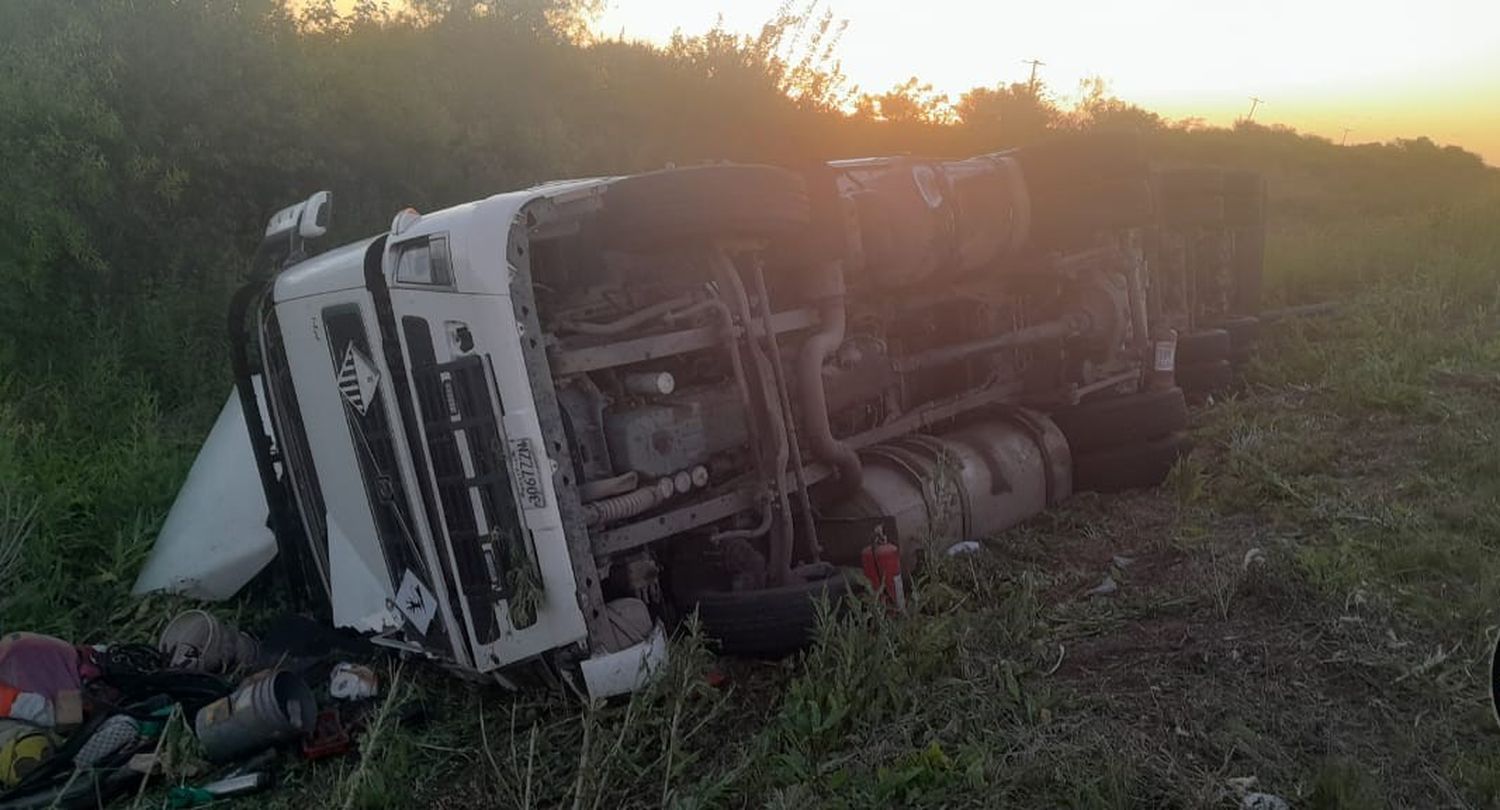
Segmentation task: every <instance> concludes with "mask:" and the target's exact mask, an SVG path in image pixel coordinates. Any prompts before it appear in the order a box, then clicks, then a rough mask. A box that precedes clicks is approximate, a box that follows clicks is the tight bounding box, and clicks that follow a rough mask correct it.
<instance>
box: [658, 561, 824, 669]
mask: <svg viewBox="0 0 1500 810" xmlns="http://www.w3.org/2000/svg"><path fill="white" fill-rule="evenodd" d="M852 590H853V587H852V583H851V581H850V578H849V575H848V574H846V573H844V572H842V571H840V572H839V573H837V574H835V575H833V576H832V577H829V578H828V579H820V580H814V581H812V582H803V583H798V584H796V585H786V586H783V587H780V588H765V589H762V590H758V591H710V592H704V593H699V594H697V595H695V596H693V597H692V598H690V599H688V600H687V603H686V604H685V605H683V606H682V607H683V610H684V612H692V610H693V609H694V608H695V607H696V608H697V610H698V620H699V621H700V622H702V624H703V632H704V634H705V635H707V636H708V637H709V638H710V639H713V640H714V641H716V642H718V644H719V649H720V650H721V651H722V652H725V653H729V654H731V655H746V656H755V657H764V658H779V657H781V656H785V655H790V654H792V653H794V652H796V651H798V650H800V649H802V648H804V647H806V646H807V645H808V644H809V643H810V642H811V641H812V638H813V632H814V631H815V630H816V629H817V626H818V602H819V600H820V599H821V598H823V596H824V595H825V594H826V595H827V598H828V602H829V604H830V605H833V606H837V605H838V604H839V603H840V602H841V601H843V598H844V597H845V596H847V595H849V594H850V593H851V592H852Z"/></svg>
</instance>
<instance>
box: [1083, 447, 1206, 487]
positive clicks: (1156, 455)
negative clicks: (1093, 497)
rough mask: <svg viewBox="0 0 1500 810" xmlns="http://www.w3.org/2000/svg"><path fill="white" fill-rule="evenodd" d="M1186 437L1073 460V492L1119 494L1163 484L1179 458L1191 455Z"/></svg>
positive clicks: (1101, 451) (1096, 453)
mask: <svg viewBox="0 0 1500 810" xmlns="http://www.w3.org/2000/svg"><path fill="white" fill-rule="evenodd" d="M1192 449H1193V445H1192V442H1191V441H1190V440H1189V439H1188V438H1187V434H1184V433H1173V434H1171V435H1168V436H1162V437H1160V438H1157V439H1151V440H1149V441H1145V442H1137V443H1135V444H1127V445H1125V446H1123V447H1115V448H1112V449H1109V450H1100V451H1097V452H1094V453H1085V454H1083V455H1079V456H1074V457H1073V489H1074V490H1076V491H1091V492H1122V491H1124V490H1127V489H1142V488H1146V487H1154V486H1156V485H1157V484H1160V483H1161V482H1162V481H1165V480H1166V478H1167V473H1169V472H1171V471H1172V465H1173V464H1176V463H1177V460H1178V459H1179V458H1182V457H1183V456H1186V455H1187V454H1188V453H1190V452H1192Z"/></svg>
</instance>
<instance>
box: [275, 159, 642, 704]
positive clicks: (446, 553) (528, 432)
mask: <svg viewBox="0 0 1500 810" xmlns="http://www.w3.org/2000/svg"><path fill="white" fill-rule="evenodd" d="M606 182H607V181H581V182H574V183H567V184H553V185H549V186H544V187H541V188H538V189H533V190H529V191H523V192H516V193H511V194H502V195H497V196H494V197H491V198H488V199H486V200H482V201H479V202H474V203H469V204H466V205H460V206H455V207H453V208H449V209H446V210H443V211H439V212H436V213H432V214H428V215H425V216H422V215H418V214H416V213H415V212H413V211H410V210H407V211H403V212H401V213H399V214H398V215H397V216H396V217H395V220H394V222H393V223H392V228H391V230H390V232H389V233H387V234H385V235H383V236H380V237H376V238H373V239H366V240H363V241H360V242H356V243H353V244H349V245H345V246H343V247H340V248H336V249H333V250H330V251H328V252H326V253H323V254H320V255H317V256H314V257H311V258H306V259H302V260H301V261H293V262H290V263H288V264H287V265H286V266H285V268H284V269H282V270H281V271H280V272H277V273H276V274H275V275H274V276H273V277H272V279H271V280H270V283H269V284H268V285H267V286H266V287H265V288H264V289H263V291H262V292H261V294H260V295H259V297H258V299H257V301H256V303H255V310H254V312H253V313H251V315H252V317H251V321H252V328H253V330H254V331H253V334H252V335H250V336H249V337H250V341H252V342H253V343H254V347H253V351H254V353H255V354H257V355H258V357H259V362H260V370H261V373H262V375H263V378H264V381H265V387H266V393H267V401H268V404H269V408H268V410H269V413H268V414H266V415H265V416H266V418H267V419H268V421H269V425H267V426H266V427H269V428H271V429H273V430H274V436H275V439H276V441H275V442H274V445H275V446H276V447H277V448H279V450H278V457H277V459H276V461H278V462H280V464H279V465H278V466H279V467H280V469H281V472H282V474H283V475H284V476H285V479H286V481H287V483H289V484H290V486H288V487H285V489H286V490H287V491H288V492H289V493H290V495H291V497H292V500H293V503H292V504H290V506H292V507H293V508H292V509H289V510H287V512H289V513H290V514H289V515H288V517H292V518H293V519H295V520H296V522H297V524H299V525H298V526H297V527H296V528H297V529H298V530H300V534H301V535H302V536H303V538H304V541H305V550H306V551H305V556H306V557H307V558H308V560H307V561H308V563H310V565H308V566H307V567H306V569H307V570H308V571H309V572H311V573H312V574H313V578H315V579H316V585H315V587H316V588H317V589H318V590H320V591H321V593H322V595H323V596H324V597H325V598H326V599H327V604H328V605H329V607H330V612H331V618H332V621H333V622H334V624H335V625H336V626H339V627H347V628H352V629H355V630H359V631H361V632H366V633H373V634H375V636H376V638H377V639H378V640H379V641H380V642H382V643H385V644H388V645H391V646H397V647H403V648H406V649H410V650H412V651H414V652H422V653H426V654H430V655H434V656H436V657H439V658H441V659H443V660H445V661H447V662H449V663H451V664H452V665H454V666H456V667H457V668H460V669H463V670H467V671H471V672H475V673H490V672H493V671H495V670H498V669H501V668H504V667H507V666H510V665H514V664H516V663H518V662H523V661H527V660H529V659H534V658H536V657H537V656H540V655H542V654H543V653H550V652H554V651H558V650H568V649H570V648H573V651H574V656H575V657H576V658H577V659H580V660H582V659H587V658H589V657H590V655H591V654H592V653H593V652H597V653H601V654H609V653H618V652H620V650H619V649H618V648H619V647H622V646H624V647H629V646H632V645H629V644H627V645H620V644H618V643H616V644H615V645H614V647H615V649H599V650H594V651H591V650H590V648H589V632H588V623H589V622H588V620H587V619H586V618H585V610H592V611H595V612H597V615H598V617H601V618H602V617H603V616H604V615H605V614H604V611H605V608H606V606H605V605H604V604H603V603H602V600H601V599H600V598H599V597H598V583H597V581H596V574H595V572H594V570H593V567H592V565H591V562H592V559H591V557H590V555H588V554H587V553H585V554H582V555H580V556H579V557H578V562H579V563H581V564H578V565H575V560H574V558H573V557H572V556H571V555H570V553H569V548H568V539H567V535H566V531H565V521H564V516H563V511H562V509H561V508H560V503H559V500H560V498H566V497H568V496H572V497H573V498H574V501H575V502H574V503H573V504H572V508H573V509H574V510H575V511H576V510H577V508H578V506H577V503H576V497H577V496H576V495H574V494H573V493H571V492H566V493H564V494H562V495H560V494H559V492H558V490H557V488H556V486H555V485H554V480H553V479H554V476H555V475H557V473H558V471H559V470H562V469H568V468H569V466H570V465H567V464H565V463H560V462H559V459H558V458H557V456H558V453H559V452H560V450H561V447H562V446H561V445H560V444H558V443H556V442H554V443H552V444H551V445H549V442H548V440H547V437H546V435H545V433H544V430H543V427H542V423H541V420H540V418H539V414H538V406H537V394H536V392H535V391H534V389H533V375H540V376H541V378H542V379H549V377H548V372H547V369H546V355H545V351H544V347H543V346H542V344H541V343H540V342H539V341H538V340H537V337H538V336H539V334H540V329H539V328H538V326H537V322H536V312H535V304H534V302H533V301H532V300H531V298H530V296H529V295H520V296H517V295H515V294H514V292H513V290H514V289H515V287H516V285H517V282H518V281H520V282H521V283H522V284H526V285H527V286H528V287H529V283H528V282H527V279H526V276H527V268H526V259H525V256H526V253H527V249H528V239H527V234H528V231H529V228H528V225H527V222H528V220H529V221H530V222H531V223H532V226H533V227H534V226H535V224H536V223H537V222H539V221H540V220H541V219H542V218H543V217H545V214H544V213H540V212H539V210H538V209H541V208H547V209H549V210H550V209H552V208H554V207H555V206H557V205H571V206H582V207H587V206H588V205H589V204H590V199H591V197H592V196H593V195H594V193H595V191H594V190H595V189H597V188H599V187H600V186H602V185H603V184H604V183H606ZM275 228H276V223H275V221H274V220H273V223H272V225H271V226H270V228H268V230H271V231H272V234H271V236H270V237H269V238H270V239H272V240H280V239H282V238H283V234H281V233H277V232H275V230H274V229H275ZM289 252H290V253H291V254H292V255H295V251H289ZM528 354H529V357H528ZM528 362H529V363H532V364H535V367H534V368H532V369H528ZM546 393H547V394H548V395H550V394H551V390H550V387H549V388H548V390H547V392H546ZM555 407H556V406H555V404H553V408H554V409H555ZM251 421H252V424H251V429H252V432H254V431H255V430H256V429H257V427H256V426H255V425H254V424H253V422H254V420H253V419H252V420H251ZM260 430H262V431H264V430H265V428H264V427H262V428H260ZM564 461H565V459H564ZM356 471H357V474H351V473H354V472H356ZM283 550H284V551H285V549H283ZM635 629H636V635H637V636H641V635H643V634H642V632H641V631H642V630H644V631H647V632H646V633H645V634H644V637H640V638H635V639H632V641H633V643H634V644H636V645H644V646H643V647H642V652H643V654H644V653H646V652H650V653H651V654H652V656H653V657H654V658H659V657H660V652H661V650H660V643H659V639H657V642H656V643H655V644H653V642H652V639H651V635H650V633H649V631H651V629H652V628H651V627H650V626H649V625H647V626H646V627H644V628H640V627H637V628H635ZM590 685H592V684H590ZM606 691H608V689H607V687H606Z"/></svg>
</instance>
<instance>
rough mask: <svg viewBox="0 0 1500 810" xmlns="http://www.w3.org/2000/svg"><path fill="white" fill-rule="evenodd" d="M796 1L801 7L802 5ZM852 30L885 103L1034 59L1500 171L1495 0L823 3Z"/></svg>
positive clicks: (1185, 111)
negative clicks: (1465, 153)
mask: <svg viewBox="0 0 1500 810" xmlns="http://www.w3.org/2000/svg"><path fill="white" fill-rule="evenodd" d="M779 5H780V2H779V0H735V1H734V2H733V3H729V2H727V0H721V2H718V3H715V2H711V1H708V2H706V1H705V0H607V4H606V6H605V10H604V13H603V14H602V16H601V17H600V19H599V20H598V21H597V23H596V25H595V30H596V31H598V32H599V33H600V34H601V35H603V36H607V37H614V36H618V35H623V36H624V37H625V38H627V39H640V40H645V41H648V42H654V43H658V44H659V43H663V42H666V41H667V40H668V39H669V38H670V37H671V35H672V33H673V31H676V30H680V31H682V32H683V33H684V34H688V35H691V34H698V33H702V32H704V31H706V30H708V29H710V28H712V27H713V25H714V23H715V21H716V20H717V19H718V18H719V17H720V15H722V18H723V22H724V25H725V27H726V28H728V29H729V30H731V31H736V32H743V33H754V32H756V31H759V30H760V27H761V25H762V24H763V23H764V22H766V21H767V20H769V19H771V18H772V17H773V16H774V15H775V13H776V10H777V7H778V6H779ZM801 6H802V4H801V3H794V4H793V8H794V10H795V9H800V8H801ZM825 8H826V9H831V10H832V12H833V14H834V16H835V17H836V18H838V19H844V20H847V21H848V29H847V31H846V32H845V33H844V37H843V39H842V41H841V43H840V45H839V49H838V52H837V58H838V59H839V60H840V61H841V62H842V65H843V69H844V72H845V73H846V74H847V75H848V77H849V80H850V81H851V82H852V83H853V84H856V85H858V86H859V88H860V89H861V90H862V91H864V92H869V93H878V92H883V91H885V90H888V89H890V88H891V87H893V86H895V85H898V84H901V83H902V82H904V81H906V80H907V79H908V78H910V77H911V76H916V77H918V78H919V79H920V80H921V81H923V82H930V83H931V84H932V85H933V86H934V88H935V89H936V90H938V91H939V92H942V93H947V94H948V95H949V96H950V98H951V99H952V100H954V101H956V100H957V98H958V96H959V95H960V94H961V93H963V92H964V91H965V90H968V89H970V88H972V87H975V86H994V85H996V84H999V83H1009V82H1015V81H1025V80H1026V79H1027V76H1028V74H1029V71H1030V70H1031V67H1030V66H1029V65H1027V64H1023V60H1029V59H1038V60H1041V61H1042V62H1044V63H1045V64H1044V65H1043V66H1041V67H1040V68H1038V72H1037V75H1038V78H1039V79H1043V80H1045V81H1046V83H1047V85H1048V87H1049V88H1050V89H1051V90H1052V91H1053V92H1054V93H1055V94H1056V95H1057V96H1059V97H1060V99H1061V100H1062V101H1063V102H1064V103H1066V102H1068V101H1070V100H1071V98H1072V97H1074V96H1075V95H1076V93H1077V86H1078V82H1079V81H1080V80H1081V79H1084V78H1086V77H1089V76H1095V75H1097V76H1100V77H1102V78H1104V79H1105V81H1106V82H1108V84H1109V87H1110V91H1111V93H1112V94H1113V95H1116V96H1118V97H1119V98H1121V99H1123V100H1125V101H1128V102H1131V103H1135V104H1139V105H1140V106H1142V107H1145V108H1147V109H1149V110H1152V111H1154V112H1157V113H1160V114H1162V115H1164V116H1166V117H1168V118H1171V119H1183V118H1201V119H1202V120H1203V121H1205V122H1206V123H1209V124H1214V125H1220V126H1224V125H1229V124H1232V123H1233V122H1234V120H1235V119H1237V118H1239V117H1242V116H1244V115H1245V114H1246V112H1247V111H1248V110H1249V108H1250V104H1251V102H1250V97H1252V96H1256V97H1259V98H1261V99H1264V102H1263V103H1262V104H1260V105H1259V108H1258V109H1257V110H1256V112H1255V121H1256V122H1258V123H1262V124H1268V125H1271V124H1285V125H1287V126H1291V127H1294V128H1296V129H1297V130H1299V131H1301V132H1305V133H1309V134H1316V135H1321V136H1323V137H1326V138H1329V139H1331V140H1333V141H1334V142H1335V143H1337V142H1339V141H1340V139H1341V138H1342V137H1343V131H1344V129H1345V128H1346V127H1347V128H1348V129H1349V130H1350V131H1349V133H1348V143H1350V144H1357V143H1365V142H1371V141H1386V140H1390V139H1393V138H1398V137H1400V138H1415V137H1418V136H1423V135H1425V136H1427V137H1430V138H1432V139H1433V140H1434V141H1437V142H1439V143H1442V144H1456V145H1458V146H1462V147H1464V148H1465V149H1468V150H1470V151H1473V152H1477V153H1479V154H1480V155H1482V156H1483V157H1484V158H1485V160H1486V162H1488V163H1489V164H1490V165H1495V166H1500V2H1484V0H1432V2H1428V3H1425V4H1420V5H1418V4H1414V3H1411V2H1409V1H1404V2H1398V1H1395V0H1368V2H1362V3H1360V2H1349V1H1348V0H1338V1H1337V2H1321V3H1320V2H1316V0H1303V1H1302V2H1291V0H1263V2H1260V3H1256V4H1248V3H1240V4H1221V3H1212V2H1202V1H1201V0H1199V1H1198V2H1189V1H1186V0H1135V1H1134V2H1131V3H1123V2H1108V0H1092V1H1091V0H1060V1H1059V2H1054V3H1051V4H1040V5H1024V6H1023V5H1021V4H1015V5H1014V6H1010V5H1008V4H1007V5H1002V4H995V3H992V4H976V3H971V2H963V1H962V0H925V2H923V3H920V4H914V3H910V2H902V3H898V2H894V0H860V1H859V2H855V0H824V2H823V3H822V4H820V5H819V6H818V12H821V11H822V10H823V9H825Z"/></svg>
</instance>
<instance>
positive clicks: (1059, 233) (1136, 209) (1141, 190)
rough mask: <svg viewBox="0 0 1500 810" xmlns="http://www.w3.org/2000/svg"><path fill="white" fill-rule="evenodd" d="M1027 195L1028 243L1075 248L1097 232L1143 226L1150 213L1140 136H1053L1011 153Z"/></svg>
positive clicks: (1108, 133) (1120, 133)
mask: <svg viewBox="0 0 1500 810" xmlns="http://www.w3.org/2000/svg"><path fill="white" fill-rule="evenodd" d="M1011 156H1012V157H1014V158H1015V160H1016V162H1018V163H1019V164H1020V165H1021V174H1022V175H1023V176H1024V177H1025V178H1026V188H1027V191H1028V193H1029V194H1030V195H1031V239H1032V242H1033V243H1034V244H1036V245H1039V246H1044V247H1057V246H1064V245H1070V244H1074V243H1076V242H1079V241H1080V240H1083V239H1085V238H1086V237H1088V236H1090V235H1091V234H1093V233H1094V232H1095V231H1098V230H1102V229H1109V228H1117V227H1123V226H1127V225H1143V224H1147V223H1148V222H1149V221H1150V218H1151V215H1152V211H1153V208H1152V199H1151V188H1150V184H1149V183H1148V182H1147V179H1148V176H1149V175H1148V171H1147V164H1146V159H1145V151H1144V148H1143V146H1142V143H1141V138H1140V136H1139V135H1138V134H1136V133H1134V132H1128V131H1123V130H1118V131H1099V132H1089V133H1082V134H1078V135H1070V136H1066V137H1061V138H1051V139H1048V140H1046V141H1042V142H1041V143H1037V144H1033V145H1031V146H1025V147H1022V148H1020V149H1017V150H1015V151H1014V152H1012V153H1011Z"/></svg>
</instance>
